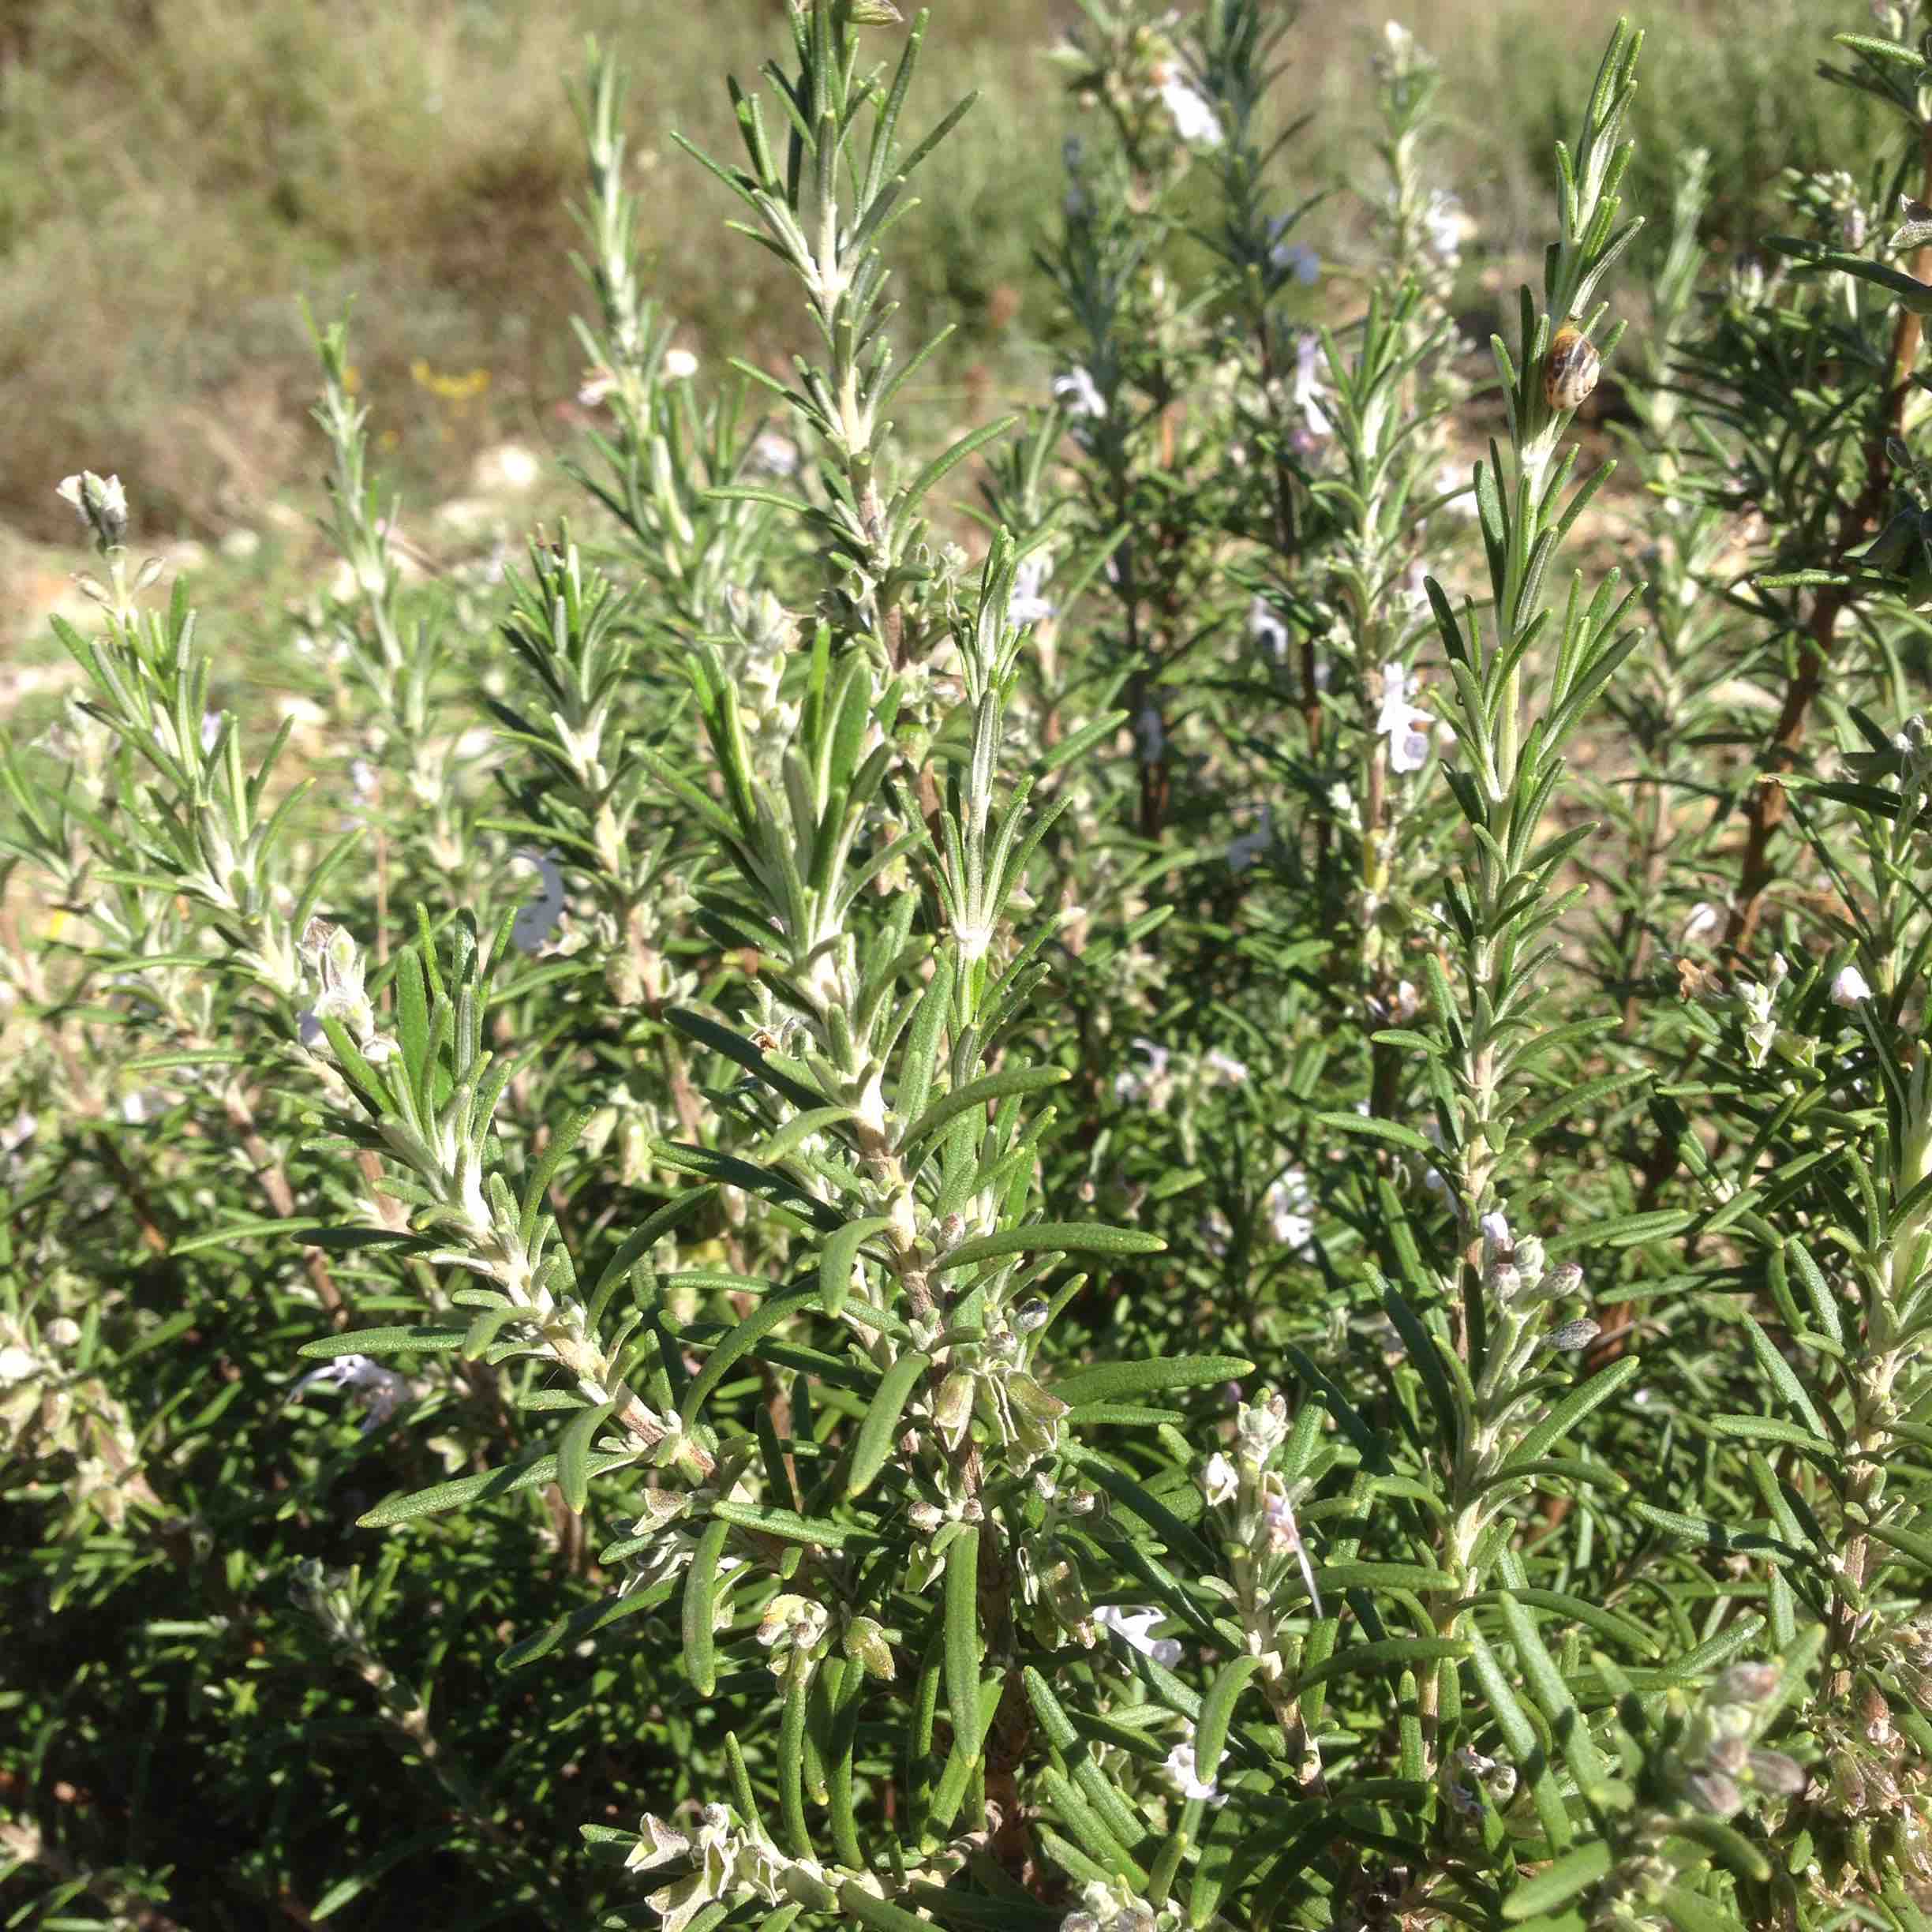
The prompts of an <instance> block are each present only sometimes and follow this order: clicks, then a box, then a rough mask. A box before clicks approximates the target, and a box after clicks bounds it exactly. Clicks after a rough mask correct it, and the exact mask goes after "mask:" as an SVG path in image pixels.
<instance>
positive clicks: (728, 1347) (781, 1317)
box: [678, 1282, 819, 1429]
mask: <svg viewBox="0 0 1932 1932" xmlns="http://www.w3.org/2000/svg"><path fill="white" fill-rule="evenodd" d="M818 1293H819V1291H818V1283H817V1282H814V1283H813V1284H812V1285H811V1286H810V1287H809V1288H803V1289H798V1290H793V1291H792V1292H791V1293H788V1294H775V1295H773V1296H770V1297H769V1298H768V1299H766V1301H761V1302H760V1303H759V1304H758V1306H757V1307H756V1308H755V1309H753V1310H752V1311H751V1313H750V1314H749V1315H747V1316H745V1318H744V1319H743V1320H742V1321H740V1322H739V1324H738V1325H737V1327H735V1328H733V1329H732V1330H731V1331H729V1332H728V1334H726V1335H724V1336H722V1337H721V1339H720V1340H719V1342H718V1343H717V1346H716V1347H715V1348H713V1350H712V1351H711V1353H710V1356H709V1357H707V1359H706V1362H705V1365H704V1366H703V1367H702V1368H700V1369H699V1370H698V1372H697V1374H696V1375H695V1376H693V1377H692V1378H691V1387H689V1388H687V1390H686V1391H684V1399H683V1402H680V1403H679V1405H678V1416H679V1419H680V1421H682V1422H683V1425H684V1427H685V1428H687V1429H689V1428H692V1427H693V1426H694V1425H695V1424H696V1422H697V1420H698V1411H699V1410H701V1409H702V1408H703V1406H704V1405H705V1403H706V1402H707V1401H709V1400H710V1396H711V1392H712V1391H713V1389H715V1388H716V1387H717V1386H718V1384H719V1383H721V1382H722V1381H723V1380H725V1377H726V1376H728V1375H729V1374H730V1373H731V1372H732V1369H733V1368H736V1366H737V1365H738V1364H739V1362H741V1361H743V1359H744V1358H745V1357H746V1356H747V1355H749V1354H751V1352H752V1350H754V1349H755V1348H756V1347H757V1346H758V1344H759V1342H762V1341H763V1340H764V1339H765V1338H766V1336H767V1335H769V1334H770V1333H771V1331H773V1329H774V1328H776V1327H778V1326H779V1325H780V1324H781V1323H784V1322H787V1321H789V1320H791V1319H792V1316H794V1315H798V1314H802V1313H803V1312H805V1311H807V1309H814V1308H816V1307H817V1306H818Z"/></svg>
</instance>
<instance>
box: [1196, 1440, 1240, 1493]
mask: <svg viewBox="0 0 1932 1932" xmlns="http://www.w3.org/2000/svg"><path fill="white" fill-rule="evenodd" d="M1200 1490H1201V1494H1202V1495H1203V1496H1204V1497H1206V1499H1207V1502H1208V1503H1209V1504H1210V1505H1211V1506H1215V1507H1218V1506H1219V1504H1221V1503H1232V1502H1233V1501H1234V1499H1235V1497H1236V1496H1238V1495H1239V1494H1240V1493H1241V1478H1240V1477H1238V1476H1237V1474H1236V1473H1234V1464H1233V1463H1232V1462H1230V1461H1229V1460H1228V1459H1227V1458H1226V1456H1224V1455H1222V1453H1221V1452H1220V1451H1219V1450H1218V1449H1217V1450H1216V1451H1215V1453H1214V1454H1213V1455H1211V1456H1210V1457H1209V1458H1207V1462H1206V1463H1205V1464H1204V1465H1203V1466H1202V1469H1201V1473H1200Z"/></svg>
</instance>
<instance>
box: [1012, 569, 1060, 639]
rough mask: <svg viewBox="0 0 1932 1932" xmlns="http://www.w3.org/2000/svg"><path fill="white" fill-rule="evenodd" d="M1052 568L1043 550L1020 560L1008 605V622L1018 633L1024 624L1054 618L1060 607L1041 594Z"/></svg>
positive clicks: (1014, 572) (1043, 621) (1014, 574)
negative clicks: (1056, 610) (1056, 609)
mask: <svg viewBox="0 0 1932 1932" xmlns="http://www.w3.org/2000/svg"><path fill="white" fill-rule="evenodd" d="M1052 568H1053V565H1052V564H1051V562H1050V560H1048V558H1047V556H1046V554H1045V552H1043V551H1039V550H1035V552H1033V553H1032V556H1025V557H1022V558H1021V559H1020V563H1019V564H1018V567H1017V568H1016V569H1015V570H1014V571H1013V596H1012V597H1011V599H1010V600H1009V602H1008V604H1007V606H1006V621H1007V622H1008V623H1009V624H1011V625H1012V626H1013V628H1014V629H1015V630H1018V629H1019V628H1020V626H1022V625H1023V624H1036V623H1046V622H1047V620H1048V619H1049V618H1050V617H1051V616H1053V614H1054V610H1055V608H1057V607H1056V606H1055V605H1051V604H1050V603H1048V602H1047V599H1046V598H1045V597H1043V596H1042V595H1041V594H1040V593H1041V592H1042V591H1043V590H1045V589H1046V588H1047V575H1048V573H1049V572H1050V571H1051V570H1052Z"/></svg>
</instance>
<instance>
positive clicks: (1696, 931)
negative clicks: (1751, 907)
mask: <svg viewBox="0 0 1932 1932" xmlns="http://www.w3.org/2000/svg"><path fill="white" fill-rule="evenodd" d="M1723 923H1724V915H1723V914H1722V913H1721V912H1719V911H1718V910H1717V908H1716V907H1715V906H1714V905H1713V904H1711V902H1710V901H1709V900H1708V899H1700V900H1698V902H1697V904H1695V905H1694V906H1693V907H1692V908H1690V917H1689V918H1688V919H1686V920H1685V921H1684V923H1683V931H1682V932H1681V933H1679V934H1678V935H1677V943H1678V944H1679V945H1680V946H1686V945H1695V944H1697V943H1698V942H1699V941H1701V940H1705V939H1709V938H1711V937H1712V935H1713V934H1715V933H1716V932H1717V929H1718V928H1719V927H1720V926H1721V925H1722V924H1723Z"/></svg>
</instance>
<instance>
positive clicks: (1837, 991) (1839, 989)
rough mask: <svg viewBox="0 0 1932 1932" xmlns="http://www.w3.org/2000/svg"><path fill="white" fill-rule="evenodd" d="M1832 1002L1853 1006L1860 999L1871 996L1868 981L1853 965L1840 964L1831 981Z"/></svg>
mask: <svg viewBox="0 0 1932 1932" xmlns="http://www.w3.org/2000/svg"><path fill="white" fill-rule="evenodd" d="M1831 996H1832V1003H1833V1005H1836V1006H1855V1005H1858V1003H1859V1001H1860V1000H1868V999H1870V998H1871V996H1872V990H1871V987H1870V983H1869V982H1868V981H1867V980H1866V977H1865V975H1863V973H1862V972H1859V969H1858V968H1856V967H1855V966H1840V968H1838V971H1837V973H1836V974H1835V975H1833V979H1832V983H1831Z"/></svg>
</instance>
